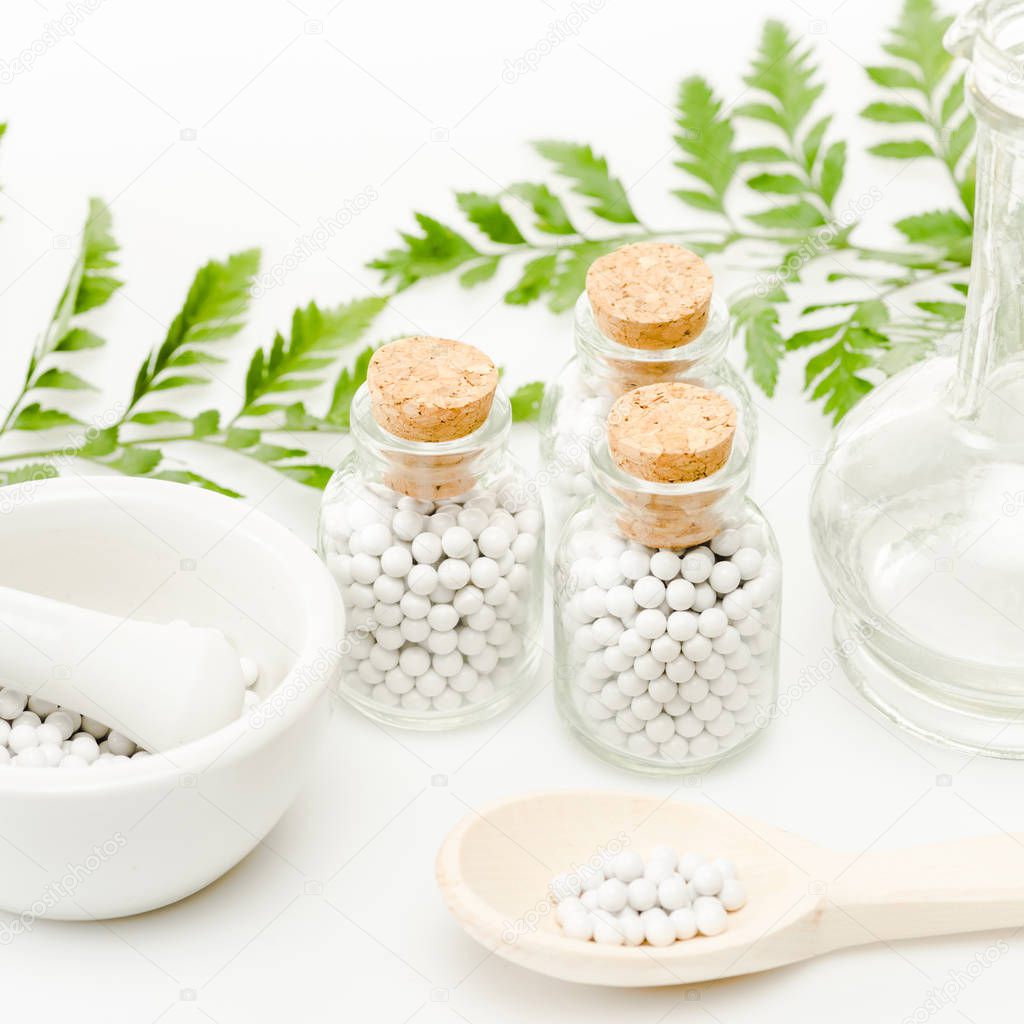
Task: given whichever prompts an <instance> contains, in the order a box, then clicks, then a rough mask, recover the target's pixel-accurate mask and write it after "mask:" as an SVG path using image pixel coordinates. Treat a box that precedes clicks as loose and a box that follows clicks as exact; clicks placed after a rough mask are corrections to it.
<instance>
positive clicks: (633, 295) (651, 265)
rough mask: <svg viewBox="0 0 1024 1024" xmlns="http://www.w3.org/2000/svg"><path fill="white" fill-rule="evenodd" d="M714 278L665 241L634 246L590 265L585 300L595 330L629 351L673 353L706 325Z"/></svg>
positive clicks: (686, 253) (691, 257)
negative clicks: (589, 308) (586, 298)
mask: <svg viewBox="0 0 1024 1024" xmlns="http://www.w3.org/2000/svg"><path fill="white" fill-rule="evenodd" d="M713 288H714V279H713V277H712V275H711V271H710V270H709V269H708V266H707V264H706V263H705V262H704V261H703V260H702V259H701V258H700V257H699V256H698V255H697V254H696V253H693V252H690V250H689V249H684V248H683V247H682V246H680V245H673V244H672V243H670V242H636V243H634V244H633V245H624V246H623V247H622V248H621V249H616V250H615V251H614V252H610V253H608V254H607V255H606V256H601V257H600V258H599V259H596V260H594V262H593V263H592V264H591V265H590V269H589V270H588V271H587V297H588V298H589V300H590V305H591V308H592V309H593V311H594V319H595V320H596V322H597V326H598V327H599V328H600V329H601V331H603V332H604V333H605V334H606V335H608V336H609V337H610V338H612V339H614V340H615V341H617V342H619V344H621V345H626V346H628V347H629V348H643V349H662V348H677V347H678V346H680V345H686V344H688V343H689V342H691V341H693V340H694V339H695V338H697V337H698V336H699V335H700V333H701V332H702V331H703V330H704V327H705V325H706V324H707V322H708V313H709V310H710V307H711V293H712V291H713Z"/></svg>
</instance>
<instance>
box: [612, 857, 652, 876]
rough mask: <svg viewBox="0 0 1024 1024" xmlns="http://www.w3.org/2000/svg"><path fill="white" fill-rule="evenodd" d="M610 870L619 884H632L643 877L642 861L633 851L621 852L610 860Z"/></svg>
mask: <svg viewBox="0 0 1024 1024" xmlns="http://www.w3.org/2000/svg"><path fill="white" fill-rule="evenodd" d="M611 869H612V873H613V874H614V875H615V877H616V878H617V879H618V880H619V881H620V882H632V881H633V880H634V879H637V878H642V877H643V873H644V859H643V857H641V856H640V854H639V853H637V852H636V851H634V850H622V851H621V852H620V853H617V854H616V855H615V857H613V858H612V861H611Z"/></svg>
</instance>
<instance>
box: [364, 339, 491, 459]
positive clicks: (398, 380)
mask: <svg viewBox="0 0 1024 1024" xmlns="http://www.w3.org/2000/svg"><path fill="white" fill-rule="evenodd" d="M366 385H367V388H368V390H369V392H370V407H371V409H372V411H373V418H374V419H375V420H376V421H377V423H378V424H380V426H381V427H383V428H384V429H385V430H386V431H387V432H388V433H389V434H394V435H395V436H396V437H401V438H404V439H405V440H407V441H454V440H457V439H458V438H460V437H465V436H466V435H467V434H471V433H473V431H474V430H477V429H479V428H480V427H482V426H483V424H484V422H485V421H486V419H487V417H488V415H489V413H490V411H491V403H492V402H493V400H494V392H495V390H496V389H497V387H498V371H497V369H495V366H494V363H493V362H492V361H491V360H490V359H489V358H488V357H487V356H486V355H484V353H483V352H481V351H480V350H479V349H477V348H474V347H473V346H472V345H466V344H463V343H462V342H460V341H449V340H447V339H445V338H427V337H414V338H403V339H401V340H400V341H393V342H391V344H390V345H384V346H383V347H382V348H379V349H378V350H377V351H376V352H375V353H374V354H373V358H372V359H371V360H370V365H369V368H368V370H367V374H366Z"/></svg>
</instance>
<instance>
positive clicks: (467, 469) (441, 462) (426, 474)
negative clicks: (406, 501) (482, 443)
mask: <svg viewBox="0 0 1024 1024" xmlns="http://www.w3.org/2000/svg"><path fill="white" fill-rule="evenodd" d="M479 454H480V452H479V450H477V451H473V452H466V453H465V454H464V455H438V456H432V455H407V454H399V453H398V452H389V453H388V455H387V459H388V461H389V462H390V467H389V468H388V470H387V471H386V472H385V474H384V483H385V484H386V485H387V486H388V487H390V488H391V490H393V491H397V492H398V493H399V494H405V495H408V496H409V497H410V498H425V499H426V500H427V501H440V500H441V499H447V498H458V497H461V496H462V495H463V494H467V493H468V492H469V491H471V490H472V489H473V488H474V487H475V486H476V482H477V476H476V472H475V469H476V462H477V458H478V456H479Z"/></svg>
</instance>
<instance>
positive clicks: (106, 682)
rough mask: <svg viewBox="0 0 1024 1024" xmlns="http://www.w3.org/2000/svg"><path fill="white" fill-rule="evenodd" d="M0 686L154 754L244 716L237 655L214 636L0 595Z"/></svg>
mask: <svg viewBox="0 0 1024 1024" xmlns="http://www.w3.org/2000/svg"><path fill="white" fill-rule="evenodd" d="M0 682H2V683H3V685H5V686H8V687H10V688H11V689H14V690H19V691H20V692H22V693H26V694H28V695H29V696H33V697H40V698H42V699H43V700H48V701H51V702H52V703H54V704H61V705H63V706H64V707H67V708H70V709H71V710H74V711H77V712H79V713H80V714H83V715H87V716H88V717H90V718H96V719H98V720H99V721H101V722H103V723H104V724H105V725H109V726H111V727H112V728H114V729H116V730H117V731H118V732H120V733H123V734H124V735H125V736H128V737H129V738H130V739H132V740H134V741H135V742H136V743H138V744H139V745H140V746H142V747H144V748H145V749H147V750H151V751H165V750H169V749H171V748H172V747H176V746H180V745H181V744H183V743H189V742H191V741H192V740H196V739H199V738H200V737H202V736H206V735H208V734H209V733H211V732H214V731H216V730H217V729H220V728H223V727H224V726H225V725H228V724H229V723H230V722H232V721H234V720H235V719H236V718H238V716H239V715H240V714H241V713H242V705H243V702H244V695H245V681H244V679H243V677H242V669H241V664H240V662H239V656H238V653H237V652H236V651H235V649H234V647H232V646H231V644H230V642H229V641H228V639H227V637H225V636H224V634H223V633H221V632H220V630H218V629H209V628H206V627H197V626H190V625H188V624H187V623H184V622H175V623H171V624H169V625H160V624H157V623H152V622H137V621H135V620H133V619H130V618H119V617H117V616H114V615H106V614H104V613H102V612H96V611H92V610H90V609H88V608H80V607H78V606H77V605H72V604H65V603H64V602H62V601H55V600H52V599H50V598H47V597H40V596H38V595H36V594H28V593H25V592H24V591H21V590H13V589H11V588H9V587H0Z"/></svg>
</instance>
